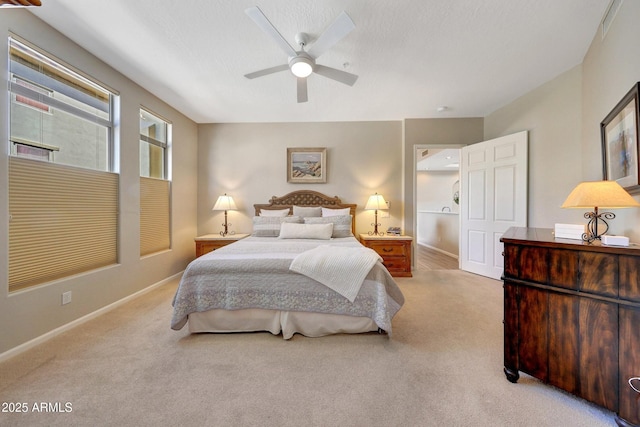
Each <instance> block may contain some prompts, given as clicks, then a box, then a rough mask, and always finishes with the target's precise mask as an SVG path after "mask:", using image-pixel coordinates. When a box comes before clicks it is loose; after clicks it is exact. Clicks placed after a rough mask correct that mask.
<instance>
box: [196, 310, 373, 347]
mask: <svg viewBox="0 0 640 427" xmlns="http://www.w3.org/2000/svg"><path fill="white" fill-rule="evenodd" d="M187 325H188V327H189V332H191V333H202V332H257V331H268V332H271V333H272V334H274V335H278V334H280V333H282V337H283V338H284V339H286V340H288V339H290V338H291V337H293V335H294V334H295V333H299V334H302V335H304V336H307V337H322V336H325V335H332V334H341V333H344V334H357V333H362V332H373V331H377V330H378V325H376V323H375V322H374V321H373V320H372V319H370V318H368V317H354V316H345V315H340V314H323V313H308V312H301V311H280V310H266V309H258V308H250V309H242V310H223V309H214V310H208V311H204V312H195V313H191V314H189V321H188V322H187Z"/></svg>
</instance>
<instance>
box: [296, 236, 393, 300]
mask: <svg viewBox="0 0 640 427" xmlns="http://www.w3.org/2000/svg"><path fill="white" fill-rule="evenodd" d="M379 261H380V262H382V258H381V257H380V255H378V254H377V253H376V251H374V250H373V249H369V248H365V247H337V246H329V245H322V246H318V247H317V248H314V249H311V250H308V251H305V252H302V253H301V254H299V255H298V256H296V257H295V258H294V259H293V261H292V262H291V266H290V267H289V270H291V271H295V272H296V273H300V274H304V275H305V276H307V277H310V278H312V279H313V280H316V281H318V282H320V283H322V284H323V285H325V286H327V287H328V288H330V289H333V290H334V291H336V292H338V293H339V294H340V295H342V296H343V297H345V298H346V299H348V300H349V301H350V302H353V301H354V300H355V299H356V295H358V292H360V287H361V286H362V282H363V281H364V279H365V277H367V274H369V271H371V269H372V268H373V266H374V265H375V263H376V262H379Z"/></svg>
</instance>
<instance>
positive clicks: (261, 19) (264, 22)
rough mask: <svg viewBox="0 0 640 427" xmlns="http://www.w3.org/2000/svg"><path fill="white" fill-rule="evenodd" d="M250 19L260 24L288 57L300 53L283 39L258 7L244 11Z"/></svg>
mask: <svg viewBox="0 0 640 427" xmlns="http://www.w3.org/2000/svg"><path fill="white" fill-rule="evenodd" d="M244 13H246V14H247V15H249V18H251V19H253V21H254V22H255V23H256V24H258V27H260V29H261V30H262V31H264V32H265V33H267V34H268V35H270V36H271V38H272V39H273V40H274V41H275V42H276V43H277V44H278V46H280V48H281V49H282V50H284V52H285V53H286V54H287V55H288V56H296V55H297V54H298V53H297V52H296V51H295V49H294V48H292V47H291V45H290V44H289V43H287V41H286V40H285V38H284V37H282V34H280V33H279V32H278V30H276V27H274V26H273V24H272V23H271V22H270V21H269V20H268V19H267V17H266V16H265V15H264V13H262V10H260V8H259V7H258V6H254V7H250V8H248V9H246V10H245V11H244Z"/></svg>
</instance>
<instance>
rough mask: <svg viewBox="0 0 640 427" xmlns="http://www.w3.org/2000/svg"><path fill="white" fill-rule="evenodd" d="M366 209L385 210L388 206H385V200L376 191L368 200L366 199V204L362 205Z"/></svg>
mask: <svg viewBox="0 0 640 427" xmlns="http://www.w3.org/2000/svg"><path fill="white" fill-rule="evenodd" d="M364 209H365V210H367V211H372V210H387V209H389V207H388V206H387V202H386V200H384V197H382V195H380V194H378V193H376V194H372V195H371V196H369V200H368V201H367V205H366V206H365V207H364Z"/></svg>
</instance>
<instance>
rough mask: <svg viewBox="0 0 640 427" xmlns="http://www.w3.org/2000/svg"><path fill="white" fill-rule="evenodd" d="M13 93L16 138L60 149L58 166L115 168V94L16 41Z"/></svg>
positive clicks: (12, 130) (12, 118)
mask: <svg viewBox="0 0 640 427" xmlns="http://www.w3.org/2000/svg"><path fill="white" fill-rule="evenodd" d="M9 91H10V92H11V98H10V99H11V106H10V112H9V114H10V138H11V140H22V141H28V142H29V145H31V146H32V147H35V146H53V147H57V148H58V150H57V152H56V156H55V158H54V159H53V160H51V159H49V160H50V161H54V162H55V163H59V164H66V165H71V166H79V167H82V168H87V169H96V170H102V171H114V170H115V168H116V162H115V156H114V151H115V148H114V143H113V136H114V135H113V127H114V126H113V123H114V121H113V105H114V98H115V94H114V93H112V92H111V91H109V90H108V89H106V88H105V87H103V86H102V85H99V84H97V83H96V82H94V81H92V80H90V79H89V78H87V77H85V76H83V75H81V74H80V73H79V72H76V71H74V70H72V69H71V68H70V67H68V66H65V65H63V64H62V63H61V62H59V61H57V60H54V59H53V58H50V57H48V56H47V55H45V54H44V53H42V52H39V51H38V50H36V49H35V48H33V47H31V46H30V45H28V44H27V43H26V42H23V41H21V40H18V39H16V38H15V37H9ZM11 154H12V155H15V156H21V155H22V151H21V150H12V151H11Z"/></svg>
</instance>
